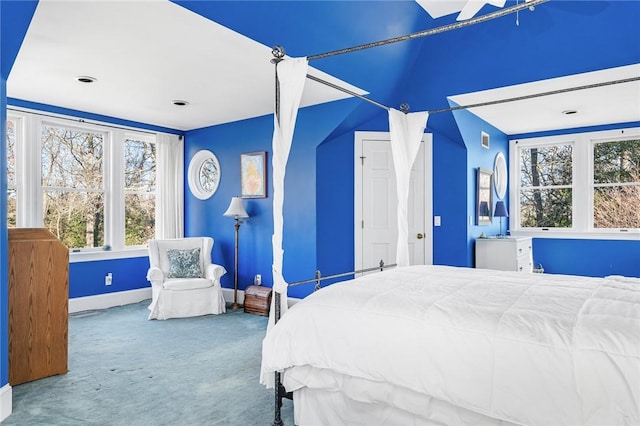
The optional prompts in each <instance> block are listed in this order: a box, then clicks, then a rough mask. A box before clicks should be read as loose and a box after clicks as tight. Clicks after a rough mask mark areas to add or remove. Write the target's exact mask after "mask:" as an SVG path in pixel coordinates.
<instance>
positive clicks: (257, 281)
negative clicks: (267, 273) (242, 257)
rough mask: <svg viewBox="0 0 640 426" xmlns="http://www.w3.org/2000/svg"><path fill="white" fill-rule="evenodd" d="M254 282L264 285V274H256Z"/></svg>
mask: <svg viewBox="0 0 640 426" xmlns="http://www.w3.org/2000/svg"><path fill="white" fill-rule="evenodd" d="M253 283H254V284H255V285H262V275H260V274H256V276H255V277H254V278H253Z"/></svg>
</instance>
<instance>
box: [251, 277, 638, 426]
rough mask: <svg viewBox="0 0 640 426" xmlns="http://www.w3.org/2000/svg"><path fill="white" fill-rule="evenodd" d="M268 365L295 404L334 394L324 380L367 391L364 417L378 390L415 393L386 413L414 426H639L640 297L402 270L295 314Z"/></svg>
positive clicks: (331, 290) (611, 284)
mask: <svg viewBox="0 0 640 426" xmlns="http://www.w3.org/2000/svg"><path fill="white" fill-rule="evenodd" d="M262 362H263V371H266V372H273V371H283V372H284V375H283V376H284V379H283V382H284V384H285V386H286V387H287V390H289V391H291V390H296V389H303V388H305V387H307V388H311V389H319V390H325V391H329V392H331V391H333V390H337V389H332V388H331V385H328V384H327V383H326V381H327V379H326V377H329V376H326V377H324V378H323V377H320V378H319V377H317V374H316V373H317V372H322V371H325V370H326V371H328V372H330V375H331V374H333V375H336V376H337V377H353V378H355V379H357V380H361V381H360V382H359V383H360V389H358V392H357V393H358V395H359V396H358V398H359V399H360V402H363V403H366V402H370V403H377V402H379V401H376V398H378V396H377V395H379V389H378V390H375V391H374V390H371V389H373V388H374V387H375V386H374V384H375V383H378V384H380V385H379V386H382V387H385V386H391V389H393V391H394V392H397V393H398V395H401V392H405V391H406V392H408V395H414V396H415V395H417V397H414V398H409V400H410V402H409V403H407V402H406V400H407V398H391V397H388V398H385V399H388V400H387V401H386V403H387V404H389V405H390V406H392V407H395V408H398V409H400V410H403V411H409V412H412V413H413V414H415V415H419V416H421V415H422V413H423V412H422V411H420V410H421V408H420V407H421V404H422V403H423V402H424V404H428V403H429V402H428V401H438V403H440V402H443V403H447V404H450V405H452V406H457V407H461V408H463V409H464V410H467V411H469V412H473V413H478V414H481V415H483V416H486V417H489V418H493V419H499V420H504V421H507V422H512V423H516V424H525V425H615V424H620V425H638V424H640V409H639V404H640V402H639V401H640V286H639V285H638V284H637V283H636V282H628V281H624V280H615V279H601V278H588V277H576V276H563V275H551V274H526V273H514V272H503V271H489V270H478V269H470V268H455V267H448V266H411V267H407V268H398V269H395V270H389V271H385V272H380V273H376V274H371V275H367V276H365V277H362V278H359V279H357V280H352V281H347V282H344V283H338V284H334V285H331V286H329V287H327V288H324V289H322V290H321V291H319V292H317V293H315V294H313V295H311V296H309V297H307V298H306V299H305V300H303V301H302V302H300V303H298V304H296V305H295V306H294V307H293V308H292V309H291V310H290V311H289V312H288V313H287V314H286V315H285V316H284V317H283V319H282V320H281V321H280V322H279V323H278V324H277V325H276V326H275V327H274V328H273V329H272V330H271V331H270V332H269V333H268V334H267V336H266V337H265V339H264V342H263V360H262ZM294 366H297V367H300V368H296V369H295V370H294V369H292V367H294ZM304 366H309V367H313V368H307V371H306V372H305V371H304V368H303V367H304ZM294 371H296V373H294ZM300 372H304V374H306V375H307V377H305V378H300ZM334 387H335V388H345V385H344V383H342V384H341V385H340V386H334ZM340 390H342V389H340ZM398 401H403V402H402V403H400V402H398ZM411 401H413V402H411ZM412 403H413V404H414V405H413V406H412V405H411V404H412ZM294 409H296V410H297V407H294ZM296 416H298V414H296Z"/></svg>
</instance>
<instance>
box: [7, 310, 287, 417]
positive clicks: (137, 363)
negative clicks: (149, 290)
mask: <svg viewBox="0 0 640 426" xmlns="http://www.w3.org/2000/svg"><path fill="white" fill-rule="evenodd" d="M148 304H149V301H144V302H141V303H137V304H133V305H127V306H120V307H115V308H110V309H106V310H102V311H90V312H81V313H77V314H72V315H71V316H70V318H69V372H68V373H67V374H64V375H60V376H52V377H48V378H44V379H40V380H36V381H33V382H30V383H25V384H22V385H18V386H14V387H13V414H11V416H9V417H8V418H7V419H6V420H5V421H4V422H3V423H2V425H3V426H4V425H132V426H135V425H270V424H271V423H272V421H273V391H272V390H271V389H270V390H267V389H265V388H264V387H263V386H262V385H260V383H259V374H260V372H259V370H260V356H261V355H260V351H261V345H262V338H263V337H264V333H265V330H266V326H267V318H266V317H262V316H258V315H251V314H245V313H244V312H243V311H242V310H241V309H240V310H236V311H231V310H228V311H227V313H226V314H223V315H207V316H204V317H197V318H182V319H171V320H166V321H155V320H154V321H148V320H147V315H148V311H147V309H146V308H147V305H148ZM283 421H284V422H285V424H286V425H293V408H292V403H291V401H289V400H285V402H284V406H283Z"/></svg>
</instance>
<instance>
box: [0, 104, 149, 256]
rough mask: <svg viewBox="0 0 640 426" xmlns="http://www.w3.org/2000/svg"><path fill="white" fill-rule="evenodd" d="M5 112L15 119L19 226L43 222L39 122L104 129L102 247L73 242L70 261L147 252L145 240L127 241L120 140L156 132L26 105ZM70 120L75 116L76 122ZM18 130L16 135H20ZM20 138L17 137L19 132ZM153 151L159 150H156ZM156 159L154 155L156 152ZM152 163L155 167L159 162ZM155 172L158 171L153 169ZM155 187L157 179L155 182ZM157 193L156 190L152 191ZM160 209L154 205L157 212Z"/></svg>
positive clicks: (24, 226) (38, 225)
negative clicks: (139, 242)
mask: <svg viewBox="0 0 640 426" xmlns="http://www.w3.org/2000/svg"><path fill="white" fill-rule="evenodd" d="M7 118H8V119H11V120H15V121H16V124H17V125H16V139H17V140H20V141H24V143H17V144H16V188H15V189H16V204H17V218H16V222H17V226H18V227H22V228H39V227H43V226H44V220H43V217H42V216H43V215H42V179H41V176H42V167H41V129H42V125H43V124H44V125H59V126H61V127H65V128H75V129H81V130H88V131H93V132H97V133H101V134H104V135H105V139H104V160H103V161H104V165H103V170H104V171H103V173H104V175H103V185H104V191H105V212H104V215H105V230H104V232H105V235H104V240H105V244H107V245H109V246H110V249H109V250H103V249H102V248H100V247H91V248H74V249H72V250H71V251H70V253H69V261H70V262H82V261H94V260H105V259H119V258H129V257H142V256H148V248H147V246H146V245H144V246H125V238H124V235H125V229H124V226H125V222H124V211H125V205H124V200H125V197H124V195H125V188H124V166H123V161H124V141H125V139H126V138H127V137H129V138H132V139H138V140H145V141H148V142H152V143H156V144H157V143H158V135H159V133H156V132H152V131H148V130H140V129H135V128H128V127H115V126H112V125H110V124H108V123H96V122H93V123H86V122H84V120H79V119H78V118H75V117H68V116H64V115H59V114H49V113H47V114H46V115H42V114H40V113H39V112H38V111H32V110H28V109H23V108H19V109H17V108H16V109H14V108H11V109H8V110H7ZM69 120H74V121H75V123H73V122H70V121H69ZM18 135H20V136H18ZM19 137H20V138H21V139H18V138H19ZM156 152H157V151H156ZM156 161H157V158H156ZM158 166H159V164H158V163H157V164H156V173H157V167H158ZM156 176H157V175H156ZM156 189H157V182H156ZM155 195H156V199H157V191H156V193H155ZM157 214H158V209H157V208H156V217H157ZM156 224H157V222H156Z"/></svg>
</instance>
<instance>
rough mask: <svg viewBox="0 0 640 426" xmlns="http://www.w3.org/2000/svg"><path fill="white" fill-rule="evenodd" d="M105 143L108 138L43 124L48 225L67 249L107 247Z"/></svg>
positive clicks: (100, 134)
mask: <svg viewBox="0 0 640 426" xmlns="http://www.w3.org/2000/svg"><path fill="white" fill-rule="evenodd" d="M106 138H107V135H106V134H104V133H96V132H93V131H89V130H83V129H74V128H71V127H66V126H64V127H63V126H61V125H56V124H47V123H43V125H42V146H41V156H42V160H41V179H42V213H43V218H44V226H45V227H46V228H48V229H49V230H50V231H51V232H52V233H53V234H54V235H55V236H56V237H57V238H58V239H59V240H60V241H61V242H62V243H63V244H64V245H66V246H67V247H70V248H88V247H102V246H103V245H105V235H104V227H105V223H104V221H105V185H104V165H103V163H104V150H105V140H106Z"/></svg>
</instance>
